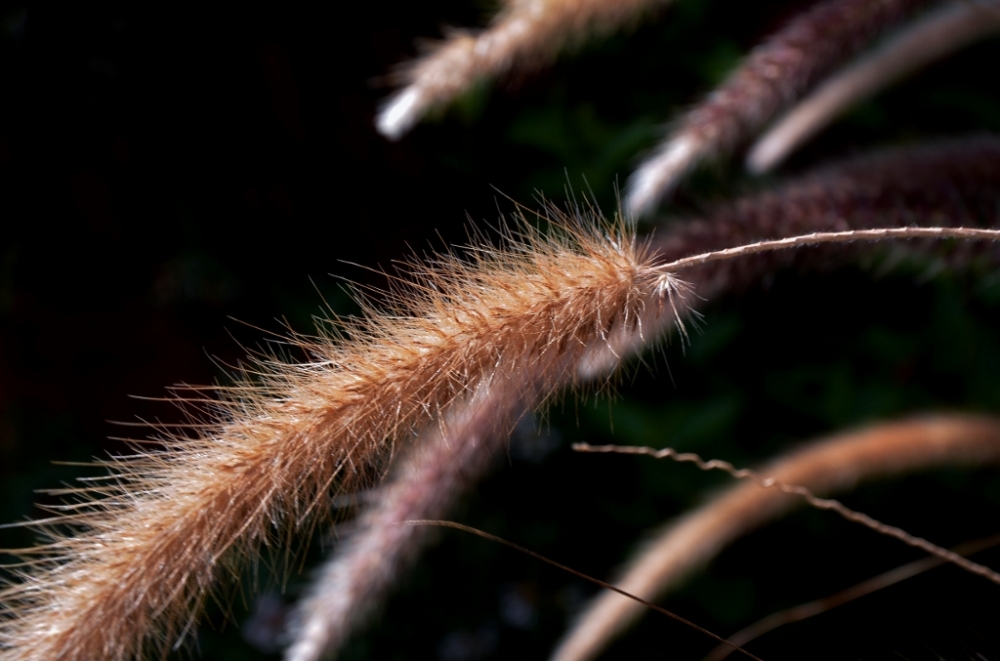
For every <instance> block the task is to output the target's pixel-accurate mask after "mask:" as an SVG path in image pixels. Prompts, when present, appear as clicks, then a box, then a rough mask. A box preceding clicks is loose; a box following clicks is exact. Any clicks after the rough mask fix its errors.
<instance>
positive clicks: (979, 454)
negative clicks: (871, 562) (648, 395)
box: [552, 416, 1000, 661]
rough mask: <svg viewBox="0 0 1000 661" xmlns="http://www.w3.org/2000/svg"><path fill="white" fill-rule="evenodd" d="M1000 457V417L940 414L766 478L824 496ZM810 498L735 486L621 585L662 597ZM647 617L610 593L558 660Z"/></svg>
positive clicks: (652, 549)
mask: <svg viewBox="0 0 1000 661" xmlns="http://www.w3.org/2000/svg"><path fill="white" fill-rule="evenodd" d="M996 461H1000V421H997V420H995V419H992V418H981V417H965V416H937V417H928V418H917V419H914V420H909V421H904V422H897V423H888V424H882V425H875V426H872V427H868V428H865V429H861V430H858V431H855V432H851V433H844V434H840V435H837V436H834V437H831V438H828V439H826V440H823V441H819V442H817V443H813V444H810V445H808V446H805V447H803V448H801V449H799V450H796V451H794V452H792V453H791V454H789V455H787V456H785V457H782V458H779V459H777V460H776V461H775V462H773V463H772V464H770V465H769V466H767V467H765V468H762V469H760V470H759V471H757V473H758V474H760V475H764V476H767V477H768V478H771V479H773V480H774V481H775V482H781V483H784V484H789V485H797V486H802V487H805V488H807V489H809V490H810V491H811V492H813V493H814V494H829V493H832V492H836V491H840V490H846V489H850V488H853V487H854V486H856V485H857V484H858V483H860V482H865V481H870V480H874V479H879V478H884V477H888V476H891V475H897V474H901V473H907V472H914V471H919V470H929V469H932V468H937V467H941V466H946V465H977V466H978V465H983V464H985V463H988V462H996ZM803 502H804V500H803V498H802V497H801V496H800V495H797V494H788V493H784V492H783V491H781V490H779V489H775V488H768V489H765V488H761V486H760V485H759V484H757V483H755V482H751V483H745V484H740V485H737V486H734V487H732V488H731V489H729V490H728V491H726V492H724V493H722V494H720V495H719V496H717V497H715V498H714V499H713V500H712V501H710V502H709V503H707V504H706V505H704V506H702V507H701V508H699V509H698V510H696V511H694V512H692V513H690V514H687V515H685V516H684V517H683V518H682V519H680V520H679V521H677V522H676V523H674V524H672V525H670V526H668V527H666V528H665V529H663V531H661V532H660V533H658V534H657V535H656V536H655V538H653V539H652V540H651V541H649V542H648V543H647V544H646V545H645V546H644V548H643V549H641V550H640V552H639V553H638V554H637V555H636V557H634V558H633V559H632V560H631V561H630V562H629V565H628V566H627V567H626V569H625V570H624V571H623V572H622V573H621V577H620V578H619V579H618V580H616V581H614V582H615V584H616V585H618V586H619V587H620V588H622V589H623V590H626V591H627V592H630V593H633V594H636V595H638V596H640V597H642V598H644V599H647V600H653V599H656V597H657V596H658V595H661V594H663V593H664V592H665V591H666V590H668V589H669V588H670V587H672V586H675V585H677V584H678V583H679V582H680V581H682V580H683V579H684V578H686V577H687V576H689V575H690V574H691V573H692V572H693V571H694V570H695V569H697V568H698V567H700V566H702V565H703V564H705V563H707V562H709V561H710V560H711V559H712V558H713V557H715V556H716V555H717V554H718V553H719V552H720V551H721V550H722V549H723V548H725V547H726V546H728V545H729V544H730V543H732V542H733V541H734V540H736V539H738V538H739V537H741V536H742V535H744V534H746V533H747V532H749V531H751V530H753V529H755V528H757V527H759V526H761V525H763V524H765V523H766V522H768V521H771V520H773V519H775V518H777V517H779V516H781V515H783V514H784V513H786V512H788V511H789V510H791V509H793V508H794V507H796V506H798V505H800V504H802V503H803ZM641 615H642V609H641V608H638V607H635V604H634V603H632V602H626V601H625V600H622V599H621V598H620V597H618V596H617V595H600V596H598V597H597V598H596V599H595V600H594V602H592V603H591V605H590V606H589V607H588V608H587V610H586V611H585V612H584V613H583V615H582V616H581V617H580V619H578V620H577V622H576V624H575V625H574V626H573V628H572V630H571V631H570V632H569V633H568V634H567V635H566V637H565V638H564V639H563V641H562V642H561V643H560V645H559V647H558V648H557V650H556V651H555V652H554V654H553V657H552V658H553V659H556V660H558V661H581V660H582V659H590V658H593V657H595V656H596V655H597V654H598V653H599V652H600V650H602V649H603V648H604V647H605V646H606V645H607V644H608V643H609V642H610V640H611V639H612V638H614V637H615V636H617V635H618V634H619V633H621V632H622V631H623V630H624V629H625V628H626V627H627V626H628V625H629V624H631V623H632V622H634V621H635V620H636V619H638V617H640V616H641Z"/></svg>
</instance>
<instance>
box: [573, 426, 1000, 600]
mask: <svg viewBox="0 0 1000 661" xmlns="http://www.w3.org/2000/svg"><path fill="white" fill-rule="evenodd" d="M573 449H574V450H576V451H577V452H593V453H614V454H641V455H646V456H650V457H654V458H656V459H673V460H674V461H677V462H681V463H692V464H694V465H695V466H697V467H698V468H700V469H701V470H703V471H712V470H721V471H723V472H724V473H728V474H729V475H731V476H732V477H734V478H736V479H738V480H751V481H753V482H756V483H757V484H758V485H760V486H761V487H763V488H765V489H777V490H778V491H781V492H782V493H787V494H794V495H796V496H801V497H802V498H803V500H805V501H806V502H807V503H809V505H811V506H812V507H815V508H816V509H821V510H829V511H831V512H836V513H837V514H839V515H840V516H842V517H844V518H845V519H847V520H848V521H851V522H853V523H857V524H860V525H862V526H864V527H866V528H868V529H870V530H874V531H875V532H877V533H878V534H880V535H885V536H887V537H894V538H896V539H898V540H899V541H901V542H903V543H904V544H907V545H909V546H912V547H914V548H918V549H920V550H921V551H925V552H927V553H929V554H930V555H932V556H934V557H936V558H938V559H940V560H943V561H945V562H950V563H952V564H953V565H955V566H956V567H961V568H962V569H964V570H965V571H967V572H969V573H970V574H975V575H976V576H981V577H983V578H985V579H986V580H988V581H992V582H993V583H996V584H997V585H1000V574H998V573H997V572H995V571H993V570H992V569H990V568H989V567H984V566H983V565H980V564H978V563H975V562H972V561H971V560H967V559H966V558H963V557H962V556H961V555H959V554H957V553H955V552H953V551H949V550H948V549H946V548H943V547H941V546H938V545H937V544H934V543H933V542H929V541H927V540H926V539H923V538H922V537H917V536H915V535H911V534H910V533H908V532H906V531H905V530H903V529H902V528H897V527H895V526H890V525H887V524H885V523H882V522H881V521H879V520H877V519H874V518H872V517H871V516H868V515H867V514H865V513H864V512H858V511H855V510H852V509H851V508H849V507H847V506H846V505H844V504H843V503H842V502H840V501H839V500H834V499H831V498H820V497H818V496H817V495H816V494H814V493H813V492H812V490H811V489H809V488H808V487H803V486H799V485H796V484H787V483H785V482H782V481H780V480H777V479H775V478H773V477H770V476H767V475H763V474H761V473H758V472H757V471H753V470H750V469H749V468H736V467H735V466H734V465H732V464H731V463H729V462H728V461H724V460H722V459H711V460H708V461H706V460H704V459H702V458H701V457H700V456H698V455H697V454H695V453H694V452H678V451H677V450H674V449H673V448H664V449H661V450H657V449H656V448H648V447H636V446H629V445H588V444H586V443H577V444H575V445H574V446H573Z"/></svg>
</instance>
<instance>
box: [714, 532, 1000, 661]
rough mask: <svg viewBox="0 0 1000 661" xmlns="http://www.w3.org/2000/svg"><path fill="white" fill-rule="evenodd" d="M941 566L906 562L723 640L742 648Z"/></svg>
mask: <svg viewBox="0 0 1000 661" xmlns="http://www.w3.org/2000/svg"><path fill="white" fill-rule="evenodd" d="M998 544H1000V535H994V536H992V537H987V538H986V539H981V540H977V541H974V542H966V543H964V544H959V545H958V546H956V547H955V548H953V549H951V550H952V551H954V552H955V553H957V554H959V555H963V556H964V555H972V554H973V553H978V552H979V551H984V550H986V549H988V548H992V547H994V546H996V545H998ZM943 564H945V561H944V560H942V559H941V558H934V557H931V558H921V559H920V560H914V561H913V562H909V563H907V564H905V565H903V566H901V567H896V568H895V569H890V570H889V571H887V572H885V573H882V574H879V575H878V576H875V577H873V578H870V579H868V580H867V581H862V582H861V583H858V584H857V585H853V586H851V587H849V588H847V589H846V590H841V591H840V592H837V593H836V594H832V595H830V596H829V597H823V598H822V599H816V600H814V601H810V602H808V603H805V604H800V605H798V606H794V607H792V608H788V609H785V610H783V611H778V612H777V613H772V614H771V615H768V616H767V617H765V618H764V619H762V620H758V621H757V622H754V623H753V624H751V625H750V626H748V627H745V628H743V629H740V630H739V631H737V632H736V633H734V634H733V635H732V636H730V637H729V638H728V639H727V640H728V642H729V643H730V644H731V645H739V646H740V647H742V646H743V645H746V644H747V643H749V642H751V641H753V640H756V639H757V638H760V637H761V636H763V635H764V634H766V633H768V632H770V631H774V630H775V629H777V628H779V627H783V626H785V625H786V624H793V623H795V622H801V621H802V620H807V619H809V618H811V617H814V616H816V615H819V614H821V613H825V612H827V611H829V610H832V609H834V608H837V607H838V606H843V605H844V604H847V603H850V602H852V601H854V600H855V599H860V598H861V597H864V596H866V595H869V594H872V593H873V592H878V591H879V590H884V589H885V588H888V587H890V586H892V585H895V584H896V583H900V582H902V581H905V580H907V579H909V578H913V577H914V576H918V575H920V574H923V573H924V572H927V571H930V570H931V569H934V568H935V567H940V566H941V565H943ZM731 645H719V646H718V647H716V648H715V649H714V650H712V651H711V652H710V653H709V654H708V656H706V657H705V659H704V661H722V659H724V658H726V657H727V656H729V654H730V652H731V651H732V649H733V648H732V646H731Z"/></svg>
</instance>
